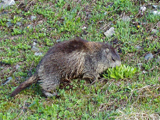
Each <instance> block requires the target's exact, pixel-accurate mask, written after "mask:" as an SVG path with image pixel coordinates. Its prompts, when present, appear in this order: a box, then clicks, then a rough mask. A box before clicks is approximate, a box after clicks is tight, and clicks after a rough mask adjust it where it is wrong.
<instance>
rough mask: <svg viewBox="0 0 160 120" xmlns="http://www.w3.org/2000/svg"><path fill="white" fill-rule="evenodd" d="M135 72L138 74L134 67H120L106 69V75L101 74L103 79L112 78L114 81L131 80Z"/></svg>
mask: <svg viewBox="0 0 160 120" xmlns="http://www.w3.org/2000/svg"><path fill="white" fill-rule="evenodd" d="M136 72H138V69H137V68H135V67H131V66H127V65H121V66H116V67H114V68H108V70H107V74H103V77H104V78H114V79H116V80H118V79H123V78H132V77H133V76H134V74H135V73H136Z"/></svg>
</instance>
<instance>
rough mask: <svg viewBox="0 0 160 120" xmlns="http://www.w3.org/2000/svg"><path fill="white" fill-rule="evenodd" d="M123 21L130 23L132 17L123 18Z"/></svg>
mask: <svg viewBox="0 0 160 120" xmlns="http://www.w3.org/2000/svg"><path fill="white" fill-rule="evenodd" d="M122 20H123V21H124V22H127V21H130V17H129V16H123V17H122Z"/></svg>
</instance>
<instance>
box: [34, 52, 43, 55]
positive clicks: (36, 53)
mask: <svg viewBox="0 0 160 120" xmlns="http://www.w3.org/2000/svg"><path fill="white" fill-rule="evenodd" d="M34 55H35V56H42V55H43V54H42V53H41V52H35V53H34Z"/></svg>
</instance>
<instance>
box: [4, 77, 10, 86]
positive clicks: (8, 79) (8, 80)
mask: <svg viewBox="0 0 160 120" xmlns="http://www.w3.org/2000/svg"><path fill="white" fill-rule="evenodd" d="M11 80H12V77H8V78H7V80H6V81H5V82H4V83H2V85H6V84H7V83H8V82H10V81H11Z"/></svg>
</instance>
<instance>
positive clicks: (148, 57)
mask: <svg viewBox="0 0 160 120" xmlns="http://www.w3.org/2000/svg"><path fill="white" fill-rule="evenodd" d="M152 58H153V54H152V53H148V54H147V55H146V56H145V57H144V59H145V60H150V59H152Z"/></svg>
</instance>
